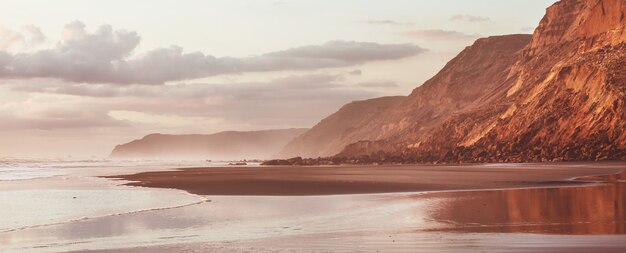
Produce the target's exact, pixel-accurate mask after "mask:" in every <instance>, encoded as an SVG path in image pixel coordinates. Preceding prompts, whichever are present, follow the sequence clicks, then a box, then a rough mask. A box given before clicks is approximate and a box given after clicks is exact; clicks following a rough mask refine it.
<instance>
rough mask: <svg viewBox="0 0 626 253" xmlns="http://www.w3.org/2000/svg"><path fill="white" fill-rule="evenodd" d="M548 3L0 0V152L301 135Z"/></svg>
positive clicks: (99, 154) (410, 81) (90, 150)
mask: <svg viewBox="0 0 626 253" xmlns="http://www.w3.org/2000/svg"><path fill="white" fill-rule="evenodd" d="M554 2H555V1H554V0H526V1H502V0H472V1H467V0H386V1H375V0H370V1H362V0H282V1H276V0H255V1H252V0H249V1H243V0H187V1H165V0H150V1H148V0H137V1H123V0H109V1H84V0H55V1H41V0H15V1H13V0H0V3H1V6H2V8H1V9H0V157H69V156H71V157H75V158H76V157H80V158H104V157H107V156H108V155H109V154H110V152H111V150H112V149H113V148H114V147H115V145H117V144H122V143H126V142H128V141H131V140H133V139H140V138H141V137H142V136H144V135H147V134H150V133H163V134H190V133H197V134H209V133H215V132H219V131H226V130H238V131H251V130H263V129H279V128H292V127H312V126H313V125H315V124H316V123H317V122H319V121H320V120H321V119H322V118H324V117H325V116H328V115H329V114H331V113H333V112H335V111H337V110H338V109H339V108H340V107H341V106H342V105H343V104H346V103H348V102H350V101H353V100H362V99H369V98H374V97H380V96H390V95H407V94H409V93H410V92H411V90H413V89H414V88H416V87H418V86H420V85H421V84H422V83H423V82H424V81H426V80H427V79H428V78H430V77H432V76H433V75H434V74H436V73H437V71H439V70H440V69H441V68H442V67H443V66H444V65H445V63H446V62H448V61H449V60H450V59H452V58H453V57H454V56H455V55H456V54H458V53H459V52H460V51H461V50H462V49H463V48H464V47H466V46H469V45H471V44H472V43H473V41H475V40H476V39H478V38H480V37H487V36H493V35H504V34H517V33H532V31H533V29H534V27H535V26H536V25H537V24H538V23H539V21H540V19H541V18H542V16H543V14H544V12H545V8H547V7H548V6H550V5H551V4H553V3H554Z"/></svg>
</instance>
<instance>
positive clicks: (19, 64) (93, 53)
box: [0, 21, 425, 84]
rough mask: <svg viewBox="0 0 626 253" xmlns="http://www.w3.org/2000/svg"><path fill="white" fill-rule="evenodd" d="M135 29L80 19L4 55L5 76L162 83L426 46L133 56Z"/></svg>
mask: <svg viewBox="0 0 626 253" xmlns="http://www.w3.org/2000/svg"><path fill="white" fill-rule="evenodd" d="M139 42H140V37H139V35H138V34H137V33H136V32H129V31H124V30H113V29H112V28H111V27H110V26H107V25H105V26H101V27H100V28H99V29H97V31H95V32H93V33H89V32H88V31H86V30H85V25H84V24H83V23H81V22H79V21H75V22H73V23H70V24H68V25H66V26H65V29H64V31H63V34H62V40H61V41H60V42H59V43H58V44H57V45H56V47H54V48H50V49H44V50H39V51H35V52H32V53H19V54H9V53H6V52H5V53H0V77H3V78H12V79H24V78H56V79H60V80H64V81H68V82H75V83H113V84H163V83H166V82H170V81H180V80H189V79H197V78H203V77H209V76H215V75H220V74H228V73H242V72H257V71H261V72H267V71H282V70H315V69H321V68H334V67H345V66H352V65H358V64H362V63H365V62H370V61H382V60H393V59H401V58H406V57H410V56H414V55H416V54H419V53H422V52H424V51H425V49H423V48H420V47H418V46H415V45H412V44H378V43H371V42H356V41H331V42H328V43H325V44H322V45H312V46H303V47H297V48H292V49H287V50H283V51H277V52H271V53H267V54H263V55H259V56H252V57H247V58H233V57H222V58H217V57H214V56H212V55H206V54H204V53H201V52H191V53H187V52H184V50H183V49H182V48H181V47H178V46H171V47H168V48H158V49H154V50H151V51H148V52H146V53H144V54H142V55H138V56H136V57H132V53H133V50H135V49H136V48H137V46H138V45H139Z"/></svg>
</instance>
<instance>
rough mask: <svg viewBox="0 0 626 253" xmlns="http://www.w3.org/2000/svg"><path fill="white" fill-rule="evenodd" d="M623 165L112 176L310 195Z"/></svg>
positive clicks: (555, 180)
mask: <svg viewBox="0 0 626 253" xmlns="http://www.w3.org/2000/svg"><path fill="white" fill-rule="evenodd" d="M621 169H624V165H623V164H620V163H604V164H598V165H597V166H583V165H581V164H576V163H569V164H519V165H458V166H340V167H292V166H287V167H251V168H245V167H243V168H241V167H239V168H234V167H227V168H187V169H178V170H172V171H157V172H144V173H138V174H134V175H120V176H111V177H108V178H114V179H123V180H128V181H133V182H132V183H129V184H128V185H132V186H143V187H156V188H173V189H180V190H185V191H188V192H190V193H193V194H201V195H246V196H309V195H335V194H367V193H393V192H424V191H451V190H479V189H508V188H528V187H556V186H572V185H582V184H585V182H582V181H572V180H571V179H573V178H577V177H583V176H589V175H596V174H612V173H617V172H619V171H620V170H621Z"/></svg>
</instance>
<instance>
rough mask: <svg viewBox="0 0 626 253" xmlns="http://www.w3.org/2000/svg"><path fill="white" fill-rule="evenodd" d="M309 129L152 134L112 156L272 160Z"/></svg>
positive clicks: (129, 144)
mask: <svg viewBox="0 0 626 253" xmlns="http://www.w3.org/2000/svg"><path fill="white" fill-rule="evenodd" d="M306 130H308V129H284V130H266V131H254V132H234V131H230V132H221V133H216V134H210V135H199V134H196V135H165V134H151V135H147V136H145V137H143V138H142V139H140V140H135V141H132V142H129V143H126V144H122V145H118V146H117V147H115V149H114V150H113V152H112V153H111V158H116V159H133V158H134V159H136V158H144V159H145V158H147V159H203V160H204V159H212V160H238V159H269V158H274V157H275V156H276V155H277V154H278V153H279V152H280V151H281V149H282V148H283V147H284V146H285V145H286V144H287V143H288V142H289V141H291V140H292V139H293V138H295V137H297V136H299V135H301V134H302V133H304V132H305V131H306Z"/></svg>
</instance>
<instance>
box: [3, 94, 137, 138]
mask: <svg viewBox="0 0 626 253" xmlns="http://www.w3.org/2000/svg"><path fill="white" fill-rule="evenodd" d="M0 118H2V124H1V125H0V129H3V130H6V129H20V130H23V129H37V130H53V129H72V128H94V127H120V126H124V125H125V123H123V122H120V121H117V120H115V119H113V118H111V117H110V116H108V115H107V110H106V109H105V108H99V107H97V106H93V105H91V104H90V103H85V100H84V98H81V97H72V96H66V95H56V94H54V95H51V94H31V95H30V96H29V97H28V99H26V100H24V101H20V102H12V103H5V104H2V105H0Z"/></svg>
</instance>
